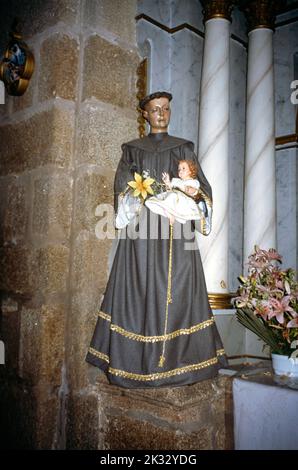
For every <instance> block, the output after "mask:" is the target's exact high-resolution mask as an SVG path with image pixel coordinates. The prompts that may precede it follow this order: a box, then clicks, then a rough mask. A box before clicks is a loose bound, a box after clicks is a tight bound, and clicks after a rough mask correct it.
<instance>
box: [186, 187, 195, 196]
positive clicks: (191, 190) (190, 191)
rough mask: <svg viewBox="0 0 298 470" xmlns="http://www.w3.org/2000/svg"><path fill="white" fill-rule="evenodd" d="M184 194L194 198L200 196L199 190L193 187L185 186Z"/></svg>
mask: <svg viewBox="0 0 298 470" xmlns="http://www.w3.org/2000/svg"><path fill="white" fill-rule="evenodd" d="M184 192H185V193H186V194H188V195H189V196H192V197H194V196H196V195H197V194H198V190H197V189H195V188H192V187H191V186H185V189H184Z"/></svg>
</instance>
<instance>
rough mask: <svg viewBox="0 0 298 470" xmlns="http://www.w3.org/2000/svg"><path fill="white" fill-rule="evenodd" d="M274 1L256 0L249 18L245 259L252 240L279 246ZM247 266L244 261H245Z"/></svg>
mask: <svg viewBox="0 0 298 470" xmlns="http://www.w3.org/2000/svg"><path fill="white" fill-rule="evenodd" d="M275 4H276V2H273V1H270V0H263V1H262V2H257V1H253V2H251V3H250V4H249V5H248V6H247V7H246V8H245V13H246V15H247V18H248V21H249V31H250V32H249V36H248V37H249V46H248V74H247V111H246V155H245V188H244V263H246V262H247V257H248V256H249V255H250V254H251V253H252V251H253V248H254V245H259V246H260V247H261V248H265V249H268V248H271V247H273V248H275V247H276V195H275V122H274V83H273V44H272V39H273V25H274V14H275V12H274V7H275ZM244 266H245V264H244Z"/></svg>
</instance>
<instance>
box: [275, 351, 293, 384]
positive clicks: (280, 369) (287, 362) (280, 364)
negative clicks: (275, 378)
mask: <svg viewBox="0 0 298 470" xmlns="http://www.w3.org/2000/svg"><path fill="white" fill-rule="evenodd" d="M271 357H272V368H273V371H274V374H275V375H284V376H287V377H293V378H297V379H298V358H295V359H292V358H289V357H288V356H284V355H282V354H271Z"/></svg>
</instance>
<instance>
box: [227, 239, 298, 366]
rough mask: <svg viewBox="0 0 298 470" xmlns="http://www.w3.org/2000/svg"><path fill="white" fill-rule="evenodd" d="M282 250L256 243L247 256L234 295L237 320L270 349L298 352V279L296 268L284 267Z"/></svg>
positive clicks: (275, 351)
mask: <svg viewBox="0 0 298 470" xmlns="http://www.w3.org/2000/svg"><path fill="white" fill-rule="evenodd" d="M278 263H281V256H280V254H279V253H278V252H277V251H276V250H274V249H269V250H268V251H266V250H262V249H260V248H259V247H258V246H256V247H255V249H254V253H252V254H251V255H250V256H249V258H248V275H247V276H246V277H244V276H240V277H239V280H240V282H241V285H240V287H239V289H238V296H237V297H235V298H234V299H233V304H234V306H235V308H236V316H237V320H238V321H239V322H240V323H241V324H242V325H243V326H245V327H246V328H248V329H249V330H251V331H253V332H254V333H255V334H256V335H257V336H258V337H259V338H261V339H262V340H263V341H264V342H265V343H266V344H267V345H269V346H270V349H271V352H272V353H274V354H281V355H287V356H291V357H292V358H294V357H296V356H297V355H298V313H297V312H298V283H297V280H296V272H295V271H294V270H293V269H291V268H289V269H286V270H281V269H280V268H279V266H278Z"/></svg>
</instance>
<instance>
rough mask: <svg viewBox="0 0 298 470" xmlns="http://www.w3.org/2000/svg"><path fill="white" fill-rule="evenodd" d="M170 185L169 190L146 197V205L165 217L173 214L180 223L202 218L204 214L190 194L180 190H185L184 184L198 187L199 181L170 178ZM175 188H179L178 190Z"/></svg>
mask: <svg viewBox="0 0 298 470" xmlns="http://www.w3.org/2000/svg"><path fill="white" fill-rule="evenodd" d="M170 186H171V188H172V189H171V190H170V191H165V192H163V193H161V194H158V195H157V196H152V197H150V198H149V199H147V200H146V201H145V204H146V206H147V207H148V208H149V209H150V210H151V211H152V212H155V214H160V215H163V216H165V217H169V215H171V216H174V218H175V219H176V220H177V221H178V222H180V223H181V224H185V222H186V221H187V220H200V219H202V217H203V216H204V215H203V212H202V211H201V209H200V208H199V207H198V206H197V204H196V203H195V201H194V200H193V199H192V198H191V197H190V196H188V195H187V194H185V193H184V192H182V191H185V187H186V186H191V187H192V188H195V189H199V187H200V182H199V181H198V180H197V179H187V180H182V179H180V178H172V180H171V184H170ZM175 188H178V189H180V191H179V190H177V189H175Z"/></svg>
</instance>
